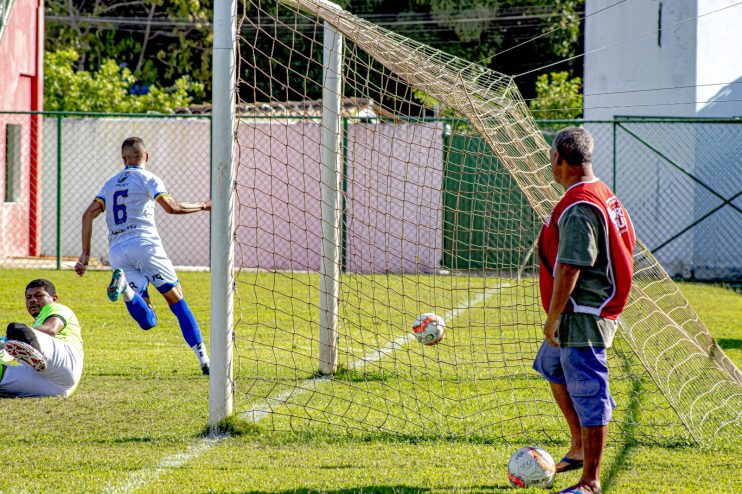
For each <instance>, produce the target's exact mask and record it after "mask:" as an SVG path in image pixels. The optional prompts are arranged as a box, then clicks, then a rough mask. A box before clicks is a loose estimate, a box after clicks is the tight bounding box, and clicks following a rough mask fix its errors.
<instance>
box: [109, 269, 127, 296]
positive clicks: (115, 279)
mask: <svg viewBox="0 0 742 494" xmlns="http://www.w3.org/2000/svg"><path fill="white" fill-rule="evenodd" d="M124 290H126V276H124V272H123V271H122V270H120V269H117V270H115V271H114V272H113V276H112V277H111V283H110V284H109V285H108V290H107V293H108V300H110V301H111V302H116V301H117V300H118V299H119V297H120V296H121V294H122V293H123V292H124Z"/></svg>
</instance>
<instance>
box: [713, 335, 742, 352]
mask: <svg viewBox="0 0 742 494" xmlns="http://www.w3.org/2000/svg"><path fill="white" fill-rule="evenodd" d="M716 343H718V344H719V346H720V347H722V348H723V349H724V350H739V349H740V348H742V339H738V338H719V339H718V340H716Z"/></svg>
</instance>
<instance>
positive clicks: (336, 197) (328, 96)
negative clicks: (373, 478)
mask: <svg viewBox="0 0 742 494" xmlns="http://www.w3.org/2000/svg"><path fill="white" fill-rule="evenodd" d="M342 59H343V37H342V35H341V34H340V33H339V32H338V31H336V30H335V28H334V27H333V26H332V25H331V24H330V23H328V22H326V21H325V29H324V52H323V55H322V62H323V84H322V136H321V139H320V140H321V143H320V144H321V151H322V166H321V172H320V182H321V203H322V260H321V264H320V345H319V372H320V374H325V375H327V374H334V373H335V371H336V370H337V354H338V350H337V344H338V296H339V293H340V241H341V239H340V208H341V204H340V172H341V166H342V163H341V160H342V150H341V142H342V141H341V138H340V135H341V117H340V98H341V97H342V80H341V75H342Z"/></svg>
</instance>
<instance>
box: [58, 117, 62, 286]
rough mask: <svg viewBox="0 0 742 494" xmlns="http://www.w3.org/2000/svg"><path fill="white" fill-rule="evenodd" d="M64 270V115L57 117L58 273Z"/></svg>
mask: <svg viewBox="0 0 742 494" xmlns="http://www.w3.org/2000/svg"><path fill="white" fill-rule="evenodd" d="M61 269H62V114H61V113H60V114H59V115H57V271H60V270H61Z"/></svg>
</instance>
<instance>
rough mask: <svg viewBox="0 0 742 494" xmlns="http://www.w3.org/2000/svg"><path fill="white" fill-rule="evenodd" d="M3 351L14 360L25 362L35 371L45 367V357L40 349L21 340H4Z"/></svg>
mask: <svg viewBox="0 0 742 494" xmlns="http://www.w3.org/2000/svg"><path fill="white" fill-rule="evenodd" d="M5 351H6V352H8V355H10V356H11V357H15V359H16V360H20V361H23V362H26V363H27V364H28V365H29V366H30V367H31V368H32V369H33V370H35V371H36V372H41V371H43V370H44V369H46V359H45V358H44V356H43V355H42V354H41V352H40V351H38V350H37V349H35V348H34V347H32V346H31V345H29V344H28V343H23V342H22V341H16V340H8V341H6V342H5Z"/></svg>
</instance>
